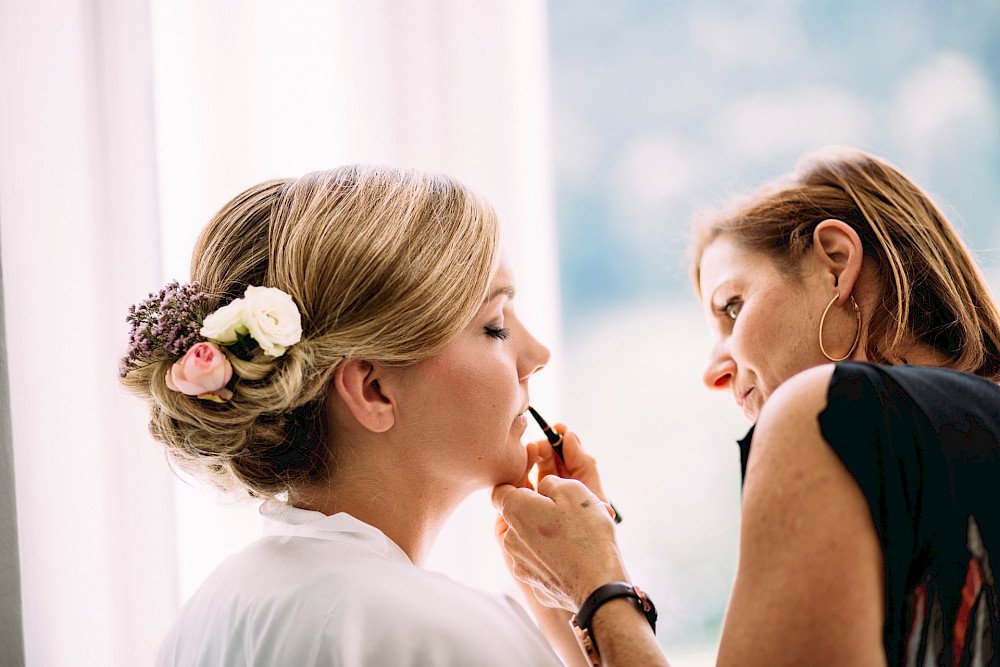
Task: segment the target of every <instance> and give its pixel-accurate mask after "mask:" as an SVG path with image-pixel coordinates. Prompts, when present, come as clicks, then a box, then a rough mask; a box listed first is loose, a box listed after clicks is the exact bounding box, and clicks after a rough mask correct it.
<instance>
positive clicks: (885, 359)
mask: <svg viewBox="0 0 1000 667" xmlns="http://www.w3.org/2000/svg"><path fill="white" fill-rule="evenodd" d="M831 218H834V219H837V220H841V221H843V222H846V223H847V224H849V225H850V226H851V227H852V228H853V229H854V230H855V231H856V232H857V233H858V236H859V237H861V242H862V245H863V248H864V253H865V258H866V260H867V261H870V262H872V263H873V265H874V266H875V268H876V270H877V273H878V275H879V277H880V278H881V283H882V285H881V298H880V299H879V300H878V303H879V304H881V307H879V308H876V309H875V311H874V312H872V313H870V315H869V325H868V334H867V339H866V340H865V342H864V345H865V352H866V355H867V357H868V359H870V360H871V361H874V362H877V363H900V362H901V361H902V357H901V353H900V348H901V346H902V344H903V343H904V342H905V340H906V339H907V338H910V339H911V340H913V339H915V340H919V341H922V342H925V343H927V344H929V345H931V346H933V347H934V348H935V349H937V350H939V351H941V352H943V353H944V354H945V355H946V356H947V357H948V359H949V360H950V363H949V365H950V366H951V367H952V368H956V369H959V370H964V371H968V372H971V373H975V374H977V375H981V376H984V377H987V378H991V379H993V380H1000V315H998V312H997V307H996V303H995V302H994V301H993V298H992V296H991V294H990V291H989V289H988V288H987V286H986V281H985V280H984V279H983V277H982V274H981V273H980V271H979V268H978V267H977V266H976V263H975V261H974V260H973V258H972V256H971V255H970V253H969V251H968V249H967V248H966V247H965V244H964V243H963V242H962V240H961V239H960V238H959V236H958V233H957V232H956V231H955V229H954V227H953V226H952V225H951V223H949V222H948V219H947V218H946V217H945V216H944V214H943V213H942V212H941V211H940V209H938V207H937V206H936V205H935V204H934V202H933V201H932V200H931V198H930V197H929V196H928V195H927V194H926V193H925V192H924V191H923V190H921V189H920V188H919V187H918V186H917V185H916V184H914V183H913V181H911V180H910V179H909V178H907V177H906V176H905V175H904V174H903V173H902V172H901V171H899V170H898V169H896V168H895V167H893V166H892V165H890V164H889V163H887V162H886V161H884V160H882V159H880V158H877V157H875V156H873V155H869V154H868V153H865V152H862V151H859V150H855V149H850V148H842V147H829V148H826V149H823V150H820V151H818V152H816V153H813V154H811V155H809V156H807V157H806V158H804V159H803V160H802V161H801V162H800V163H799V165H798V166H797V167H796V170H795V171H794V172H793V173H792V174H791V175H789V176H787V177H785V178H782V179H779V180H777V181H775V182H774V183H772V184H769V185H767V186H765V187H763V188H761V189H760V190H758V191H757V192H755V193H753V194H752V195H750V196H749V197H746V198H745V199H742V200H740V201H738V202H737V203H736V204H735V205H734V206H733V207H732V208H731V209H730V210H728V211H726V212H724V213H721V214H717V215H714V216H710V217H706V218H704V219H702V220H700V221H697V222H696V223H695V229H694V231H695V238H694V241H693V243H692V245H691V258H692V260H693V262H692V266H693V276H692V277H693V278H694V281H695V289H697V288H698V285H699V278H700V276H699V267H700V264H701V256H702V254H703V252H704V250H705V248H706V247H707V246H708V245H709V244H710V243H711V242H712V241H714V240H715V239H717V238H719V237H720V236H726V237H728V238H731V239H733V240H735V241H736V242H737V243H739V244H740V245H742V246H743V247H745V248H748V249H751V250H755V251H759V252H762V253H765V254H767V255H768V256H769V257H770V258H771V259H772V260H773V261H774V262H775V264H776V265H777V266H778V267H779V268H781V269H782V270H784V271H785V272H786V273H787V274H788V275H795V274H796V272H797V270H798V268H799V266H800V260H801V258H802V257H803V255H804V254H805V252H806V250H808V249H809V247H810V245H811V244H812V238H813V230H814V229H815V228H816V226H817V225H818V224H819V223H820V222H822V221H824V220H827V219H831Z"/></svg>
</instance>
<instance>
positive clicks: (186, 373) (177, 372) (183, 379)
mask: <svg viewBox="0 0 1000 667" xmlns="http://www.w3.org/2000/svg"><path fill="white" fill-rule="evenodd" d="M232 377H233V366H232V364H230V363H229V359H227V358H226V355H225V354H224V353H223V352H222V350H220V349H219V347H218V346H217V345H215V343H198V344H197V345H195V346H194V347H192V348H191V349H190V350H188V351H187V354H185V355H184V357H183V358H182V359H181V360H180V361H178V362H176V363H175V364H174V365H173V366H171V367H170V372H169V373H167V387H169V388H170V389H172V390H173V391H179V392H180V393H182V394H186V395H187V396H197V397H198V398H202V399H205V400H209V401H215V402H217V403H224V402H226V401H228V400H229V399H230V398H232V397H233V392H231V391H230V390H228V389H226V385H227V384H229V380H230V379H231V378H232Z"/></svg>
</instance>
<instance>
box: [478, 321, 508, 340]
mask: <svg viewBox="0 0 1000 667" xmlns="http://www.w3.org/2000/svg"><path fill="white" fill-rule="evenodd" d="M483 331H484V333H485V334H486V335H487V336H489V337H490V338H496V339H497V340H507V339H508V338H510V329H506V328H504V327H498V326H494V325H491V324H488V325H486V326H485V327H483Z"/></svg>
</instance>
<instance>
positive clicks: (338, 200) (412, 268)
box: [122, 165, 499, 496]
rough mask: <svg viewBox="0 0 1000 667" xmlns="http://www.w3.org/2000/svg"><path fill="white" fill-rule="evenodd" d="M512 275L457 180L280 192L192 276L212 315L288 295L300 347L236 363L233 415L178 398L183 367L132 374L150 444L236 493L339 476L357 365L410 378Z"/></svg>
mask: <svg viewBox="0 0 1000 667" xmlns="http://www.w3.org/2000/svg"><path fill="white" fill-rule="evenodd" d="M498 263H499V231H498V228H497V221H496V217H495V214H494V212H493V209H492V208H491V207H490V206H489V204H487V203H486V202H485V201H484V200H483V199H481V198H480V197H478V196H477V195H475V194H474V193H472V192H471V191H469V190H468V189H467V188H465V187H464V186H463V185H461V184H460V183H458V182H456V181H454V180H452V179H450V178H447V177H445V176H440V175H434V174H426V173H421V172H417V171H403V170H397V169H391V168H385V167H371V166H360V165H354V166H346V167H341V168H339V169H333V170H330V171H322V172H315V173H311V174H307V175H305V176H303V177H302V178H298V179H281V180H273V181H267V182H265V183H261V184H259V185H256V186H254V187H252V188H250V189H248V190H246V191H245V192H243V193H241V194H240V195H238V196H237V197H236V198H234V199H233V200H232V201H231V202H229V203H228V204H226V205H225V206H224V207H223V208H222V210H221V211H219V213H217V214H216V216H215V217H214V218H213V219H212V220H211V222H209V223H208V226H207V227H206V228H205V229H204V231H203V232H202V233H201V236H200V237H199V239H198V242H197V246H196V247H195V250H194V257H193V260H192V265H191V279H192V281H196V282H198V283H199V284H200V285H201V287H202V288H204V289H205V290H207V291H208V292H209V293H210V294H211V295H213V296H212V297H211V298H210V299H209V300H208V301H207V302H206V303H204V304H203V310H204V313H203V314H207V313H209V312H212V311H213V310H215V309H216V308H219V307H220V306H223V305H225V304H227V303H229V302H230V301H232V300H234V299H236V298H238V297H241V296H243V293H244V291H245V290H246V287H247V285H263V286H268V287H277V288H279V289H281V290H283V291H285V292H287V293H288V294H290V295H291V296H292V299H293V300H294V301H295V303H296V304H297V306H298V308H299V310H300V311H301V313H302V328H303V336H302V340H301V342H299V343H297V344H295V345H293V346H291V347H289V348H288V350H287V352H286V353H285V354H284V355H283V356H281V357H278V358H274V357H268V356H265V355H263V354H262V353H258V354H256V356H254V358H253V359H252V360H250V361H242V360H240V359H236V358H232V362H233V366H234V370H235V374H236V376H237V377H238V380H237V382H236V386H235V387H234V397H233V399H232V400H231V401H229V402H228V403H224V404H216V403H213V402H211V401H204V400H195V399H192V398H191V397H189V396H184V395H182V394H179V393H177V392H174V391H170V390H169V389H168V388H167V387H166V384H165V381H164V378H165V376H166V374H167V370H168V369H169V367H170V364H171V363H172V362H173V359H168V358H166V356H165V353H164V356H163V358H161V359H159V360H157V361H155V362H154V363H151V364H149V365H148V366H145V367H142V368H136V369H133V370H131V371H130V372H129V373H128V374H127V376H126V377H125V378H124V379H123V381H122V382H123V384H124V385H125V386H126V387H127V388H128V389H129V390H131V391H132V392H133V393H135V394H137V395H139V396H141V397H143V398H145V399H147V401H148V403H149V406H150V425H149V428H150V431H151V433H152V434H153V436H154V437H155V438H156V439H157V440H159V441H161V442H163V443H164V444H165V445H166V447H167V451H168V453H169V455H170V457H171V458H172V460H173V461H175V462H176V463H177V464H178V465H179V466H180V467H181V468H182V469H185V470H188V471H190V472H193V473H195V474H197V475H201V476H205V475H207V476H208V477H209V478H210V479H211V481H212V482H214V483H215V484H216V485H217V486H219V487H220V488H223V489H225V490H232V489H234V488H241V487H242V488H245V489H247V490H249V492H250V493H251V495H256V496H272V495H275V494H278V493H281V492H284V491H287V490H289V489H290V488H292V487H293V486H294V485H296V484H299V483H311V482H316V481H320V480H322V479H326V478H329V476H330V475H332V474H333V473H334V472H335V471H334V470H332V469H331V468H330V465H331V462H333V465H336V452H335V448H334V447H332V446H331V443H332V441H333V440H335V438H336V434H332V433H329V432H328V431H329V425H328V420H327V414H326V409H325V397H326V393H327V391H328V388H329V386H330V381H331V378H332V375H333V371H334V369H335V368H336V366H337V365H338V364H339V363H340V362H341V361H342V360H343V359H345V358H347V357H352V358H358V359H364V360H366V361H370V362H373V363H381V364H390V365H407V364H412V363H415V362H417V361H419V360H421V359H424V358H426V357H429V356H431V355H433V354H434V353H436V352H438V351H440V350H441V349H442V348H443V347H444V346H445V345H446V344H447V343H448V342H449V341H451V340H452V339H453V338H454V337H455V336H456V335H457V334H458V333H459V332H460V331H461V330H462V329H463V328H465V327H466V326H467V325H468V323H469V321H470V320H471V318H472V317H473V316H474V314H475V313H476V312H477V310H478V309H479V307H480V306H481V304H482V302H483V300H484V298H485V296H486V292H487V289H488V287H489V284H490V281H491V280H492V278H493V275H494V273H495V272H496V269H497V266H498Z"/></svg>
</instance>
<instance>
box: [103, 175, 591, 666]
mask: <svg viewBox="0 0 1000 667" xmlns="http://www.w3.org/2000/svg"><path fill="white" fill-rule="evenodd" d="M191 279H192V283H190V284H185V285H179V284H178V283H176V282H174V283H171V284H169V285H167V287H165V288H164V289H163V290H161V291H160V292H159V293H154V294H151V295H150V298H149V299H147V300H146V301H144V302H143V303H141V304H139V305H138V306H137V307H133V308H132V309H131V311H130V314H129V317H128V320H129V322H130V324H131V325H132V326H131V340H130V345H129V350H128V353H127V355H126V357H125V358H124V359H123V360H122V367H121V374H122V383H123V385H124V386H125V387H126V388H127V389H128V390H130V391H131V392H132V393H134V394H136V395H137V396H139V397H141V398H143V399H145V401H146V402H147V403H148V406H149V410H150V423H149V428H150V431H151V433H152V435H153V436H154V438H155V439H157V440H158V441H160V442H161V443H162V444H163V445H164V447H165V450H166V453H167V455H168V456H169V459H170V461H171V462H172V463H173V464H174V465H176V466H178V467H179V468H181V469H183V470H185V471H187V472H189V473H191V474H193V475H195V476H196V477H198V478H200V479H202V480H205V481H207V482H209V483H212V484H214V485H215V486H217V487H218V488H220V489H222V490H224V491H228V492H231V493H233V494H236V495H242V496H244V497H247V496H249V497H252V498H257V499H261V500H262V501H263V503H262V505H261V507H260V512H261V514H263V516H264V517H265V535H264V536H263V537H262V538H260V539H259V540H258V541H256V542H254V543H253V544H251V545H250V546H249V547H247V548H246V549H244V550H243V551H241V552H240V553H238V554H236V555H234V556H232V557H230V558H229V559H228V560H226V561H225V562H224V563H223V564H222V565H221V566H220V567H219V568H218V569H216V570H215V571H214V572H213V573H212V574H211V575H210V576H209V577H208V579H207V580H206V581H205V582H204V583H203V584H202V586H201V587H200V588H199V590H198V591H197V592H196V593H195V594H194V596H193V597H192V598H191V599H190V600H189V601H188V602H187V603H186V604H185V605H184V607H183V609H182V610H181V612H180V616H179V618H178V619H177V622H176V624H175V625H174V627H173V629H172V630H170V632H169V633H168V634H167V637H166V639H165V641H164V643H163V646H162V649H161V651H160V655H159V659H158V664H160V665H177V666H184V667H193V666H199V665H200V666H204V667H208V666H211V667H218V666H220V665H222V666H224V665H233V666H236V665H239V666H241V667H246V666H249V665H259V666H263V665H282V666H283V665H296V666H297V667H309V666H321V667H327V666H329V667H332V666H334V665H336V666H338V667H362V666H371V667H384V666H386V665H393V666H394V667H400V666H403V667H405V666H407V665H410V666H413V667H418V666H426V665H444V666H454V667H468V666H469V665H478V666H486V667H489V666H496V667H500V666H501V665H502V666H504V667H506V666H508V665H531V666H532V667H536V666H537V667H543V666H546V665H553V666H554V665H559V664H562V663H560V661H559V659H558V658H557V656H556V653H554V652H553V649H552V648H551V646H550V644H549V643H548V642H547V641H546V638H545V637H543V635H542V634H541V633H540V632H539V629H538V627H536V626H535V624H534V623H532V621H531V619H530V618H529V617H528V615H527V614H526V613H525V612H524V610H523V609H522V608H521V607H520V606H519V605H518V604H517V603H516V602H514V601H513V600H512V599H510V598H507V597H495V596H492V595H487V594H485V593H483V592H481V591H477V590H474V589H472V588H469V587H467V586H464V585H461V584H459V583H457V582H455V581H452V580H451V579H449V578H448V577H446V576H444V575H442V574H438V573H435V572H429V571H426V570H424V569H422V568H421V564H422V563H423V561H424V558H425V557H426V555H427V552H428V551H429V550H430V548H431V545H432V543H433V541H434V539H435V537H436V535H437V533H438V530H439V529H440V527H441V525H442V523H443V522H444V521H445V520H446V519H447V517H448V516H449V515H450V513H451V512H452V510H453V509H454V508H455V507H456V506H457V505H458V504H459V503H460V502H461V501H462V500H464V499H465V498H466V497H468V496H469V495H470V494H471V493H472V492H473V491H475V490H477V489H484V488H491V487H493V486H495V485H497V484H503V483H521V481H522V479H525V478H526V474H527V469H528V467H529V465H533V464H534V463H535V462H536V456H535V453H534V448H533V447H531V446H529V448H528V449H527V450H526V448H525V447H524V446H523V445H522V444H521V440H520V439H521V435H522V434H523V432H524V430H525V428H526V426H527V421H526V418H525V414H524V413H525V411H526V410H527V407H528V381H529V378H531V376H532V375H533V374H534V373H535V372H536V371H538V370H539V369H540V368H542V367H543V366H544V365H545V364H546V362H547V361H548V357H549V352H548V350H547V349H546V348H545V347H544V346H543V345H541V344H540V343H539V342H538V341H537V340H535V339H534V338H533V337H532V336H531V334H530V333H529V332H528V331H527V329H526V328H525V327H524V325H523V324H522V323H521V322H520V320H518V317H517V314H516V312H515V309H514V281H513V278H512V276H511V274H510V272H509V270H508V267H507V264H506V263H505V262H504V261H502V259H501V252H500V248H499V229H498V223H497V220H496V216H495V214H494V212H493V209H492V208H491V207H490V206H489V204H488V203H486V202H485V201H484V200H483V199H481V198H480V197H478V196H477V195H475V194H474V193H472V192H471V191H469V190H468V189H467V188H465V187H464V186H462V185H461V184H459V183H457V182H456V181H454V180H451V179H449V178H447V177H444V176H439V175H432V174H425V173H422V172H416V171H402V170H395V169H390V168H385V167H368V166H347V167H341V168H338V169H333V170H330V171H323V172H315V173H311V174H307V175H305V176H303V177H301V178H292V179H281V180H273V181H268V182H265V183H261V184H259V185H256V186H254V187H251V188H249V189H248V190H246V191H245V192H243V193H241V194H239V195H238V196H236V197H235V198H234V199H233V200H232V201H231V202H229V203H228V204H226V205H225V206H224V207H223V208H222V210H221V211H219V213H218V214H216V216H215V217H214V218H213V219H212V220H211V222H209V224H208V226H207V227H206V228H205V229H204V231H203V232H202V233H201V236H200V238H199V239H198V243H197V246H196V248H195V251H194V257H193V261H192V266H191ZM529 602H530V603H532V604H537V603H535V602H534V598H533V597H530V596H529ZM535 611H536V618H537V619H538V622H539V623H540V624H541V625H542V627H543V628H544V629H545V630H546V631H547V632H548V633H549V637H550V638H551V640H552V644H553V645H554V646H555V647H556V649H557V650H558V651H560V652H562V653H563V654H564V656H566V657H565V661H566V664H576V665H579V664H584V660H583V657H582V656H581V655H580V653H579V652H578V651H577V649H576V644H575V641H574V639H573V636H572V633H571V631H570V628H569V625H568V623H567V619H568V618H569V614H568V613H567V612H565V611H563V610H560V609H552V608H546V607H541V606H540V605H538V606H537V608H536V609H535Z"/></svg>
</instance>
